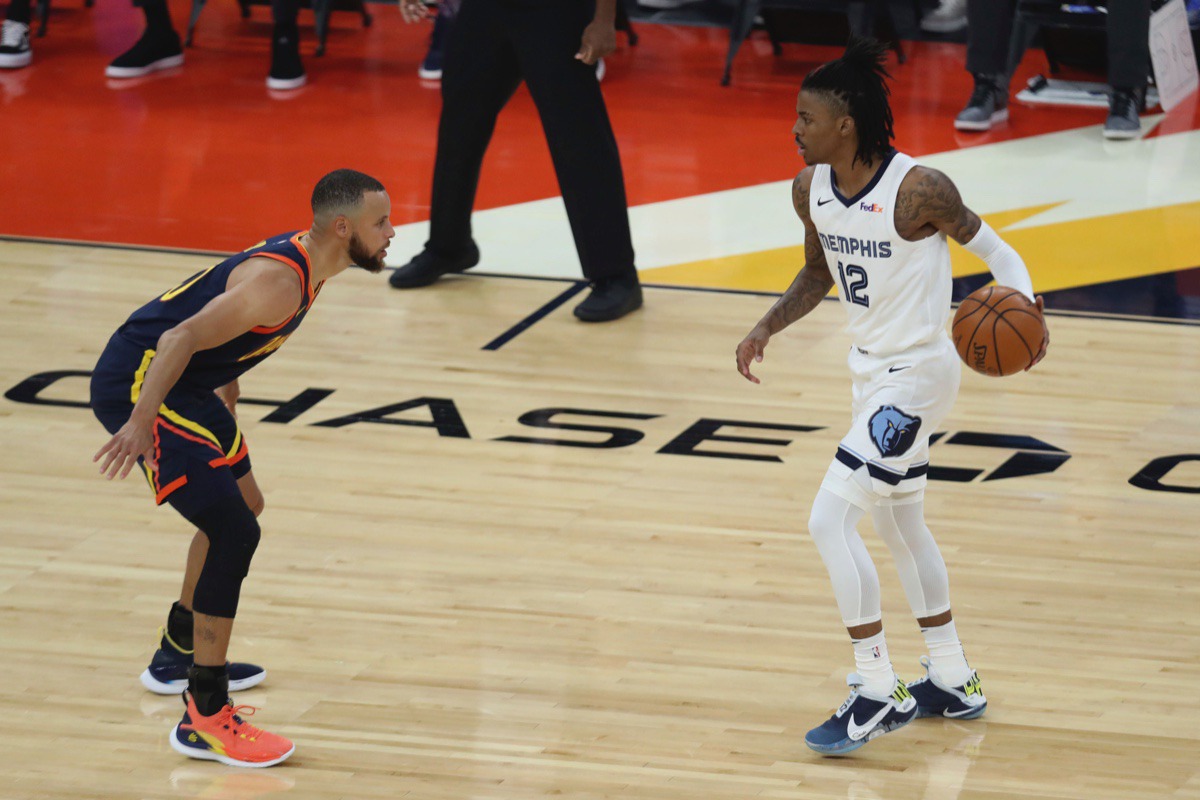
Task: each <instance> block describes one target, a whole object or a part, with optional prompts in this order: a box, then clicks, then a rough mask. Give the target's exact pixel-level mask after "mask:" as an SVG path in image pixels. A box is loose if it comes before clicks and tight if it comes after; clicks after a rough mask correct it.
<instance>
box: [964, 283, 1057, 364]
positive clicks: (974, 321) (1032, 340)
mask: <svg viewBox="0 0 1200 800" xmlns="http://www.w3.org/2000/svg"><path fill="white" fill-rule="evenodd" d="M950 336H951V337H952V338H953V339H954V347H955V348H956V349H957V350H958V356H959V358H961V359H962V360H963V362H964V363H965V364H966V365H967V366H968V367H970V368H971V369H973V370H975V371H976V372H978V373H980V374H981V375H991V376H992V377H1002V376H1004V375H1012V374H1014V373H1017V372H1020V371H1021V370H1023V369H1026V368H1027V367H1028V366H1029V365H1030V364H1031V363H1033V359H1034V357H1035V356H1037V354H1038V351H1039V350H1041V347H1042V342H1043V341H1044V340H1045V338H1046V321H1045V319H1044V318H1043V317H1042V312H1040V311H1038V307H1037V306H1036V305H1034V304H1033V303H1032V302H1031V301H1030V300H1029V298H1027V297H1026V296H1025V295H1023V294H1021V293H1020V292H1018V291H1017V290H1016V289H1011V288H1009V287H1007V286H985V287H983V288H982V289H978V290H976V291H974V292H971V294H970V295H968V296H967V298H966V299H965V300H963V301H962V305H960V306H959V307H958V311H956V312H955V314H954V324H953V325H952V326H951V328H950Z"/></svg>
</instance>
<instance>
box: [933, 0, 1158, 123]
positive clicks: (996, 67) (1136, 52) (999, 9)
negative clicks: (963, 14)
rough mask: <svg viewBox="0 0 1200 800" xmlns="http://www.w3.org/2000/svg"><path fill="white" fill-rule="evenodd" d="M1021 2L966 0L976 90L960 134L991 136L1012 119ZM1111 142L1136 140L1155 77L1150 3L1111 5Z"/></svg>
mask: <svg viewBox="0 0 1200 800" xmlns="http://www.w3.org/2000/svg"><path fill="white" fill-rule="evenodd" d="M1016 7H1017V6H1016V0H967V19H968V25H967V71H968V72H970V73H971V75H972V76H973V77H974V79H975V90H974V91H973V92H971V97H970V99H969V100H968V101H967V106H966V108H964V109H963V110H962V111H961V112H960V113H959V115H958V117H957V118H955V120H954V127H955V128H957V129H958V130H960V131H986V130H990V129H991V127H992V126H993V125H996V124H998V123H1001V122H1004V121H1005V120H1007V119H1008V81H1009V78H1010V77H1011V76H1010V75H1009V74H1008V49H1009V39H1011V38H1012V29H1013V16H1014V14H1015V13H1016ZM1107 30H1108V84H1109V86H1110V87H1111V92H1110V96H1109V110H1108V119H1107V120H1106V121H1105V123H1104V136H1105V138H1106V139H1136V138H1137V137H1138V135H1139V134H1140V133H1141V129H1142V124H1141V120H1140V119H1139V118H1138V114H1139V113H1140V112H1141V111H1143V110H1145V106H1146V79H1147V76H1148V75H1149V73H1150V44H1149V41H1150V0H1109V2H1108V13H1107Z"/></svg>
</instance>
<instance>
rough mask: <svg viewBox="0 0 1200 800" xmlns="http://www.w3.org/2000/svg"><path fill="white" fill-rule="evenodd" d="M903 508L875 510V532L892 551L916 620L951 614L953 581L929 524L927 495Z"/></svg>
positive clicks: (894, 506)
mask: <svg viewBox="0 0 1200 800" xmlns="http://www.w3.org/2000/svg"><path fill="white" fill-rule="evenodd" d="M914 494H917V495H919V497H917V498H915V499H912V500H910V501H909V502H905V503H903V504H899V505H896V504H889V505H881V506H878V507H876V508H874V509H872V510H871V516H872V519H873V520H874V522H875V532H876V533H878V534H879V538H881V539H883V541H884V542H885V543H886V544H887V546H888V549H889V550H891V551H892V558H894V559H895V561H896V571H897V572H899V573H900V583H901V584H902V585H903V586H904V594H905V596H906V597H907V598H908V605H909V607H910V608H912V612H913V616H914V617H916V618H917V619H924V618H925V617H932V616H935V615H937V614H941V613H943V612H945V611H949V610H950V578H949V576H948V575H947V573H946V562H945V561H943V560H942V553H941V551H940V550H939V549H938V546H937V542H935V541H934V539H933V534H932V533H930V532H929V527H928V526H927V525H926V524H925V504H924V502H923V501H922V498H923V496H924V493H923V492H916V493H914Z"/></svg>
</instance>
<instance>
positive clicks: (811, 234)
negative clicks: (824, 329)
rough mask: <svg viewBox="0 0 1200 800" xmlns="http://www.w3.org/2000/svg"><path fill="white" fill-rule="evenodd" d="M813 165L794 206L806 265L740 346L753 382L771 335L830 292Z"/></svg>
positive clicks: (802, 177)
mask: <svg viewBox="0 0 1200 800" xmlns="http://www.w3.org/2000/svg"><path fill="white" fill-rule="evenodd" d="M812 173H813V168H812V167H808V168H806V169H805V170H804V171H803V172H801V173H800V174H799V175H797V176H796V180H794V181H792V207H793V208H795V209H796V215H797V216H798V217H800V220H801V222H803V223H804V268H803V269H801V270H800V273H799V274H798V275H796V278H795V280H793V281H792V285H791V286H789V287H788V288H787V291H786V292H784V293H783V296H781V297H780V298H779V299H778V300H777V301H775V305H773V306H771V309H770V310H769V311H768V312H767V313H766V315H765V316H764V317H763V318H762V319H761V320H759V322H758V324H757V325H755V326H754V329H753V330H752V331H750V333H748V334H747V335H746V338H745V339H743V340H742V342H741V344H739V345H738V346H737V368H738V372H740V373H742V375H743V376H744V377H745V378H746V380H748V381H751V382H753V383H759V380H758V378H756V377H755V376H754V375H752V374H751V373H750V362H751V361H758V362H761V361H762V360H763V348H765V347H766V346H767V342H768V341H770V339H771V337H772V336H774V335H775V334H777V333H779V332H780V331H781V330H783V329H784V328H786V327H787V326H788V325H791V324H792V323H793V322H795V321H796V320H798V319H800V318H801V317H803V316H804V315H805V314H807V313H808V312H810V311H812V310H813V309H814V308H816V307H817V304H818V303H820V302H821V300H822V299H823V298H824V297H825V295H827V294H829V290H830V288H832V286H833V276H832V275H831V274H830V272H829V265H828V264H826V263H825V251H824V250H822V249H821V240H820V239H818V238H817V229H816V228H815V227H814V226H813V223H812V219H811V218H810V217H809V214H808V190H809V187H810V186H811V185H812Z"/></svg>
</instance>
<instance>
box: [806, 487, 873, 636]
mask: <svg viewBox="0 0 1200 800" xmlns="http://www.w3.org/2000/svg"><path fill="white" fill-rule="evenodd" d="M831 482H837V483H847V482H846V481H845V480H843V479H842V478H837V477H830V476H827V477H826V482H825V483H823V484H822V485H821V490H820V491H819V492H817V497H816V499H815V500H813V507H812V513H811V515H810V516H809V519H808V531H809V533H810V534H811V535H812V538H813V542H815V543H816V545H817V551H818V552H819V553H820V554H821V560H822V561H824V562H825V569H826V570H828V571H829V580H830V582H831V583H832V584H833V594H834V597H835V598H836V599H837V605H838V611H839V612H841V615H842V622H843V624H845V626H846V627H847V628H853V627H854V626H856V625H866V624H867V623H869V622H877V621H878V620H879V619H880V616H881V609H880V604H879V574H878V573H877V572H876V571H875V564H874V562H873V561H871V556H870V554H869V553H867V547H866V545H865V544H863V540H862V537H861V536H859V535H858V531H857V530H856V526H857V525H858V522H859V520H861V519H862V518H863V517H864V516H866V511H865V510H864V509H862V508H860V507H859V506H857V505H855V504H854V503H852V502H850V501H849V500H847V499H846V498H844V497H841V496H839V495H838V494H835V493H834V492H831V491H830V490H829V489H828V487H827V486H826V484H827V483H831Z"/></svg>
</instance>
